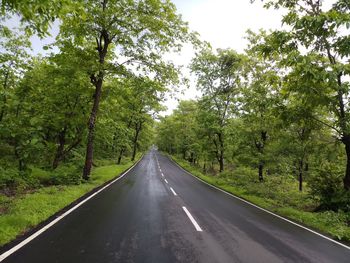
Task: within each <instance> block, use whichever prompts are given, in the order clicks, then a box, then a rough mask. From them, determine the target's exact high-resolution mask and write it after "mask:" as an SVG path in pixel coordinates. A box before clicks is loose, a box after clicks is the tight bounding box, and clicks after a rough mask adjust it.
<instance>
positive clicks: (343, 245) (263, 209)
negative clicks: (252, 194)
mask: <svg viewBox="0 0 350 263" xmlns="http://www.w3.org/2000/svg"><path fill="white" fill-rule="evenodd" d="M170 160H172V159H170ZM172 162H173V163H174V164H175V165H176V166H178V167H179V168H180V169H181V170H183V171H184V172H185V173H187V174H189V175H191V176H192V177H193V178H195V179H197V180H198V181H201V182H202V183H204V184H206V185H209V186H210V187H213V188H215V189H217V190H218V191H220V192H223V193H224V194H227V195H229V196H231V197H233V198H236V199H238V200H240V201H242V202H244V203H246V204H249V205H251V206H254V207H255V208H257V209H260V210H262V211H264V212H266V213H268V214H270V215H273V216H275V217H278V218H279V219H282V220H284V221H286V222H288V223H290V224H293V225H295V226H298V227H300V228H302V229H305V230H307V231H309V232H311V233H313V234H315V235H317V236H320V237H322V238H324V239H327V240H328V241H330V242H333V243H335V244H337V245H339V246H342V247H343V248H346V249H350V247H349V246H347V245H345V244H343V243H340V242H338V241H335V240H333V239H331V238H329V237H327V236H325V235H323V234H320V233H318V232H316V231H314V230H312V229H310V228H307V227H305V226H302V225H300V224H298V223H296V222H294V221H291V220H289V219H287V218H285V217H283V216H280V215H277V214H275V213H273V212H271V211H269V210H267V209H265V208H262V207H260V206H257V205H255V204H253V203H251V202H249V201H247V200H244V199H243V198H240V197H238V196H235V195H233V194H231V193H229V192H226V191H225V190H222V189H220V188H219V187H216V186H214V185H212V184H209V183H207V182H206V181H204V180H203V179H201V178H199V177H197V176H194V175H193V174H191V173H190V172H188V171H186V170H185V169H184V168H182V167H181V166H180V165H179V164H177V163H176V162H175V161H174V160H172Z"/></svg>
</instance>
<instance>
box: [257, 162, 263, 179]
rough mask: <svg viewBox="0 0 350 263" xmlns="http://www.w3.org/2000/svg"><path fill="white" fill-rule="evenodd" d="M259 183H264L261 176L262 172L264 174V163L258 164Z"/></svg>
mask: <svg viewBox="0 0 350 263" xmlns="http://www.w3.org/2000/svg"><path fill="white" fill-rule="evenodd" d="M258 170H259V182H262V181H264V175H263V172H264V163H263V162H260V163H259V168H258Z"/></svg>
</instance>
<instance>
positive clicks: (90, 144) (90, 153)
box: [83, 76, 103, 180]
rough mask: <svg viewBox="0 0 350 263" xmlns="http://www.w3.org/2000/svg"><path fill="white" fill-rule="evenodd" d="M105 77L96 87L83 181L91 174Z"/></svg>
mask: <svg viewBox="0 0 350 263" xmlns="http://www.w3.org/2000/svg"><path fill="white" fill-rule="evenodd" d="M102 83H103V76H100V77H99V78H98V80H97V82H96V85H95V94H94V104H93V107H92V110H91V113H90V118H89V123H88V137H87V145H86V156H85V166H84V170H83V179H85V180H88V179H89V177H90V173H91V167H92V161H93V150H94V149H93V144H94V137H95V123H96V116H97V112H98V107H99V104H100V98H101V92H102Z"/></svg>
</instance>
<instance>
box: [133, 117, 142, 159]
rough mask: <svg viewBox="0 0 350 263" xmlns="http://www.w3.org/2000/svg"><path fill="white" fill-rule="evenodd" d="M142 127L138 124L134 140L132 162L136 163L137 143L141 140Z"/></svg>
mask: <svg viewBox="0 0 350 263" xmlns="http://www.w3.org/2000/svg"><path fill="white" fill-rule="evenodd" d="M141 125H142V124H141V123H140V124H136V130H135V137H134V140H133V149H132V158H131V161H134V160H135V157H136V150H137V141H138V139H139V134H140V131H141Z"/></svg>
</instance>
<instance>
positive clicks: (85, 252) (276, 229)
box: [0, 149, 350, 263]
mask: <svg viewBox="0 0 350 263" xmlns="http://www.w3.org/2000/svg"><path fill="white" fill-rule="evenodd" d="M0 259H1V257H0ZM3 262H6V263H10V262H16V263H20V262H23V263H40V262H45V263H48V262H50V263H53V262H64V263H70V262H84V263H88V262H103V263H107V262H155V263H158V262H159V263H162V262H191V263H193V262H210V263H214V262H220V263H221V262H258V263H262V262H268V263H273V262H317V263H321V262H332V263H334V262H347V263H349V262H350V249H349V248H347V247H346V246H342V245H341V244H337V243H335V242H332V241H330V240H329V239H327V238H324V237H322V236H319V235H317V234H315V233H313V232H311V231H308V230H307V229H304V228H302V227H300V226H298V225H295V224H292V223H290V222H288V221H286V220H283V219H281V218H279V217H277V216H275V215H273V214H271V213H268V212H266V211H263V210H261V209H259V208H257V207H255V206H253V205H251V204H248V203H246V202H244V201H242V200H240V199H237V198H235V197H232V196H230V195H228V194H226V193H223V192H222V191H219V190H217V189H215V188H213V187H211V186H209V185H207V184H205V183H203V182H201V181H199V180H197V179H196V178H194V177H193V176H191V175H189V174H188V173H186V172H185V171H184V170H182V169H181V168H179V167H178V166H177V165H176V164H175V163H174V162H173V161H171V160H170V159H169V158H168V157H166V156H164V155H162V154H161V153H159V152H158V151H156V150H155V149H152V150H151V151H149V152H148V153H147V154H146V155H145V156H144V157H143V158H142V160H141V161H140V162H139V163H138V164H137V165H135V166H134V167H133V168H132V169H131V170H130V171H129V172H127V173H126V174H125V175H124V176H123V177H122V178H120V179H119V180H118V181H116V182H114V183H112V184H111V185H110V186H109V187H107V188H106V189H104V190H103V191H101V192H100V193H98V194H96V195H95V196H94V197H92V198H91V199H89V200H88V201H86V202H85V203H83V204H82V205H80V206H79V207H78V208H77V209H75V210H74V211H72V212H71V213H69V214H68V215H67V216H65V217H64V218H62V220H59V221H58V222H57V223H56V224H54V225H52V226H51V227H50V228H48V229H47V230H46V231H44V232H43V233H42V234H40V235H39V236H37V237H36V238H34V239H33V240H31V241H30V242H28V243H27V244H26V245H24V246H22V247H21V248H19V249H18V250H16V251H15V252H13V253H12V254H11V255H9V256H8V257H6V258H5V259H4V260H3Z"/></svg>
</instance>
